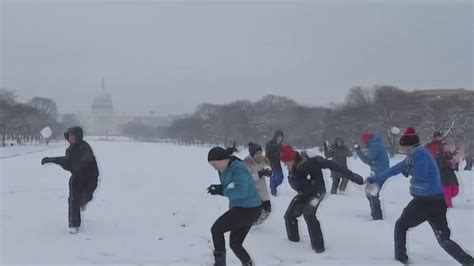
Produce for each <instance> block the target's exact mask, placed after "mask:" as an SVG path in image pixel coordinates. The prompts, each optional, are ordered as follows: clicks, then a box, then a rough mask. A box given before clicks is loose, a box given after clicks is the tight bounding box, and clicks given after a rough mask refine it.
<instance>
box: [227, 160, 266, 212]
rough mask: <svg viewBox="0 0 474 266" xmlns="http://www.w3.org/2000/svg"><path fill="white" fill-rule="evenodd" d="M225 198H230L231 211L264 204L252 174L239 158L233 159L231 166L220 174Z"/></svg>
mask: <svg viewBox="0 0 474 266" xmlns="http://www.w3.org/2000/svg"><path fill="white" fill-rule="evenodd" d="M219 179H220V181H221V184H222V187H223V192H224V196H226V197H227V198H229V209H231V208H234V207H244V208H251V207H257V206H260V205H261V204H262V198H260V195H259V194H258V191H257V188H256V186H255V182H254V181H253V178H252V174H250V172H249V170H248V169H247V167H246V166H245V165H244V164H243V163H242V161H241V160H240V159H239V158H237V157H232V158H231V160H230V162H229V166H228V167H227V168H226V169H225V170H224V171H223V172H222V173H219Z"/></svg>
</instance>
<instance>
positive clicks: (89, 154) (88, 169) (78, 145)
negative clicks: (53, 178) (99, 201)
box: [41, 127, 99, 234]
mask: <svg viewBox="0 0 474 266" xmlns="http://www.w3.org/2000/svg"><path fill="white" fill-rule="evenodd" d="M64 137H65V138H66V140H67V141H68V142H69V144H70V145H69V147H68V148H67V150H66V156H64V157H45V158H43V159H42V160H41V164H42V165H44V164H47V163H54V164H58V165H60V166H61V167H62V168H63V169H64V170H67V171H70V172H71V178H70V179H69V199H68V202H69V228H70V233H71V234H75V233H77V232H78V231H79V227H80V226H81V210H83V211H84V210H85V208H86V205H87V203H88V202H90V201H91V200H92V198H93V194H94V191H95V189H96V188H97V181H98V177H99V169H98V167H97V161H96V159H95V156H94V152H93V151H92V148H91V147H90V145H89V144H88V143H87V142H86V141H84V139H83V138H84V133H83V130H82V128H80V127H72V128H69V129H68V130H67V131H66V132H65V133H64Z"/></svg>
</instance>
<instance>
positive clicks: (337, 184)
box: [331, 176, 349, 194]
mask: <svg viewBox="0 0 474 266" xmlns="http://www.w3.org/2000/svg"><path fill="white" fill-rule="evenodd" d="M347 183H349V179H347V178H345V177H342V176H333V177H332V187H331V194H337V190H338V189H339V190H340V191H341V192H344V191H346V188H347Z"/></svg>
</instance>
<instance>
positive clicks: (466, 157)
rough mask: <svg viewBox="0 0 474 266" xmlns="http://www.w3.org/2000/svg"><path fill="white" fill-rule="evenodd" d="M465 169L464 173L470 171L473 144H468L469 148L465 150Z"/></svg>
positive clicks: (473, 157) (473, 159) (473, 153)
mask: <svg viewBox="0 0 474 266" xmlns="http://www.w3.org/2000/svg"><path fill="white" fill-rule="evenodd" d="M465 160H466V167H464V170H465V171H471V170H472V161H474V144H470V145H469V148H468V149H467V152H466V156H465Z"/></svg>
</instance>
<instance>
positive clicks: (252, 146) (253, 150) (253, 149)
mask: <svg viewBox="0 0 474 266" xmlns="http://www.w3.org/2000/svg"><path fill="white" fill-rule="evenodd" d="M259 151H263V149H262V146H260V145H258V144H257V143H252V142H250V143H249V154H250V156H252V157H253V156H254V155H255V154H256V153H257V152H259Z"/></svg>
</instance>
